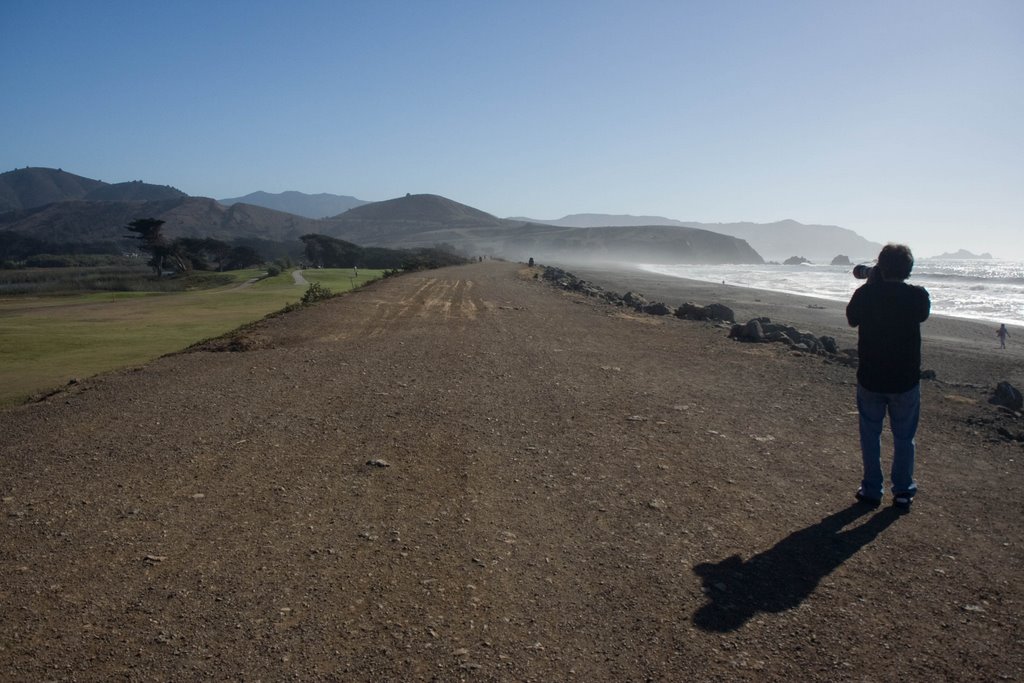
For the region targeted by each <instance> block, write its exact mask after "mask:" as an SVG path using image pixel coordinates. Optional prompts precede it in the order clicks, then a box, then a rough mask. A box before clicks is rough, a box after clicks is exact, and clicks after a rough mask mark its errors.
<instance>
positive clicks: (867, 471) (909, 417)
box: [857, 384, 921, 498]
mask: <svg viewBox="0 0 1024 683" xmlns="http://www.w3.org/2000/svg"><path fill="white" fill-rule="evenodd" d="M886 410H888V412H889V428H890V429H891V430H892V440H893V458H892V473H891V477H892V494H893V495H894V496H911V497H913V495H914V494H915V493H917V482H915V481H914V447H915V443H914V434H915V433H917V422H918V419H919V418H920V416H921V385H917V386H915V387H914V388H913V389H911V390H910V391H906V392H904V393H902V394H882V393H879V392H877V391H870V390H868V389H865V388H864V387H862V386H861V385H859V384H858V385H857V411H858V412H859V413H860V452H861V456H862V457H863V458H864V479H863V481H861V484H860V487H861V492H862V493H863V494H864V495H865V496H870V497H872V498H881V497H882V492H883V487H882V482H883V477H882V443H881V440H882V422H883V421H884V420H885V413H886Z"/></svg>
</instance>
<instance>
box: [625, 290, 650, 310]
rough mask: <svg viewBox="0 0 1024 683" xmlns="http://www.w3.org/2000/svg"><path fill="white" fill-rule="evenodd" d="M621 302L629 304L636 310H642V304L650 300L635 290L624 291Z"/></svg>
mask: <svg viewBox="0 0 1024 683" xmlns="http://www.w3.org/2000/svg"><path fill="white" fill-rule="evenodd" d="M622 302H623V303H624V304H626V305H627V306H631V307H632V308H635V309H636V310H638V311H641V310H643V308H644V306H646V305H647V304H649V303H650V302H649V301H648V300H647V299H645V298H644V295H643V294H637V293H636V292H626V293H625V294H623V295H622Z"/></svg>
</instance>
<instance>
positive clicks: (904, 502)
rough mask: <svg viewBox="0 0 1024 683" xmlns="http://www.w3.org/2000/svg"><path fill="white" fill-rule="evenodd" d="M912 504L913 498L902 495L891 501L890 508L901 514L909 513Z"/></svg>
mask: <svg viewBox="0 0 1024 683" xmlns="http://www.w3.org/2000/svg"><path fill="white" fill-rule="evenodd" d="M913 502H914V497H913V496H908V495H907V494H905V493H902V494H900V495H898V496H896V497H895V498H893V499H892V506H893V507H894V508H896V509H898V510H901V511H903V512H910V505H911V503H913Z"/></svg>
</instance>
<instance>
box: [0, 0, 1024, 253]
mask: <svg viewBox="0 0 1024 683" xmlns="http://www.w3.org/2000/svg"><path fill="white" fill-rule="evenodd" d="M0 93H2V106H0V131H2V133H0V170H2V171H6V170H11V169H14V168H18V167H24V166H52V167H60V168H63V169H64V170H67V171H71V172H73V173H77V174H79V175H84V176H87V177H91V178H98V179H100V180H104V181H107V182H120V181H125V180H136V179H140V180H145V181H147V182H153V183H158V184H168V185H174V186H175V187H178V188H179V189H181V190H183V191H185V192H187V193H189V194H193V195H204V196H211V197H217V198H221V197H230V196H237V195H243V194H247V193H249V192H253V191H256V190H265V191H267V192H281V191H284V190H299V191H302V192H308V193H317V192H332V193H336V194H348V195H354V196H356V197H359V198H361V199H366V200H381V199H389V198H391V197H396V196H400V195H404V194H405V193H406V192H412V193H420V192H430V193H436V194H441V195H444V196H446V197H449V198H451V199H454V200H456V201H459V202H463V203H465V204H470V205H472V206H475V207H477V208H480V209H483V210H484V211H488V212H490V213H493V214H496V215H498V216H511V215H520V216H530V217H533V218H557V217H561V216H563V215H565V214H569V213H580V212H596V213H629V214H655V215H662V216H667V217H670V218H676V219H679V220H696V221H706V222H719V221H740V220H749V221H757V222H769V221H774V220H779V219H783V218H793V219H795V220H798V221H801V222H803V223H829V224H836V225H841V226H843V227H847V228H850V229H853V230H855V231H857V232H858V233H860V234H861V235H863V236H865V237H867V238H869V239H873V240H876V241H882V242H884V241H890V240H893V241H904V242H907V243H909V244H910V245H911V247H912V248H913V249H914V251H915V253H916V254H917V255H918V256H928V255H934V254H936V253H938V252H941V251H946V250H953V249H957V248H961V247H963V248H967V249H970V250H972V251H978V252H980V251H990V252H992V253H993V254H995V255H996V256H1001V257H1005V258H1011V257H1012V258H1022V259H1024V2H1021V1H1020V0H1007V1H998V0H972V1H970V2H966V1H964V0H955V1H952V0H921V1H913V0H884V1H880V2H876V1H873V0H867V1H865V0H858V1H857V2H845V1H840V0H835V1H832V0H812V1H807V2H803V1H792V2H786V1H783V0H780V1H777V2H774V1H773V2H765V1H762V0H750V1H729V0H709V1H707V2H685V1H683V0H669V1H666V2H648V1H645V0H622V1H616V2H610V1H604V0H583V1H579V2H569V1H566V2H559V1H558V0H515V1H508V2H498V1H494V2H490V1H481V0H466V1H464V2H456V1H449V0H415V1H414V0H408V1H405V2H399V1H395V0H366V1H365V2H343V1H341V0H337V1H327V0H322V1H309V2H303V1H301V0H298V1H296V2H288V3H285V2H262V1H259V0H247V1H244V2H241V1H240V2H233V1H227V0H214V1H208V0H204V1H202V2H189V1H179V0H176V1H175V2H168V1H167V0H161V1H159V2H149V1H145V0H132V1H130V2H128V1H118V0H104V1H99V0H97V1H95V2H87V1H85V0H74V1H68V2H56V1H51V0H4V1H3V2H2V4H0Z"/></svg>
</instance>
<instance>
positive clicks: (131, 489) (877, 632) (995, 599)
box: [0, 263, 1024, 681]
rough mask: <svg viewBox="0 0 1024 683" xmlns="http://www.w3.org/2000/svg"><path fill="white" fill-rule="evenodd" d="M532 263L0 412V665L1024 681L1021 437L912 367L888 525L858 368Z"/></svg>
mask: <svg viewBox="0 0 1024 683" xmlns="http://www.w3.org/2000/svg"><path fill="white" fill-rule="evenodd" d="M530 275H531V274H530V273H529V272H525V271H524V270H521V267H520V266H515V265H512V264H501V263H483V264H473V265H469V266H464V267H460V268H450V269H444V270H439V271H430V272H425V273H419V274H411V275H405V276H402V277H398V278H391V279H387V280H383V281H380V282H377V283H375V284H373V285H370V286H368V287H366V288H364V289H361V290H359V291H356V292H353V293H351V294H349V295H346V296H344V297H340V298H336V299H331V300H328V301H325V302H322V303H320V304H317V305H315V306H310V307H307V308H304V309H301V310H298V311H295V312H292V313H290V314H287V315H283V316H279V317H276V318H272V319H270V320H267V321H265V322H263V323H262V324H261V325H259V326H258V327H256V328H255V329H249V330H247V331H246V332H244V333H243V334H242V336H241V337H240V338H238V339H236V340H234V343H228V342H224V343H223V344H221V345H220V346H221V347H222V348H234V349H247V350H246V351H244V352H234V353H230V352H214V351H213V349H214V346H215V345H210V346H208V347H207V349H209V350H206V351H194V352H191V353H186V354H179V355H176V356H171V357H165V358H161V359H159V360H157V361H154V362H152V363H150V364H148V365H146V366H144V367H143V368H141V369H138V370H133V371H123V372H115V373H110V374H106V375H103V376H100V377H97V378H94V379H91V380H88V381H86V382H83V383H81V384H79V385H76V386H74V387H70V388H69V389H68V390H67V391H65V392H63V393H61V394H57V395H54V396H51V397H50V398H48V399H47V400H46V401H44V402H42V403H37V404H33V405H28V406H22V407H18V408H13V409H9V410H6V411H4V412H2V413H0V434H2V438H0V497H2V511H3V517H2V523H3V525H4V529H3V533H2V534H0V563H2V565H0V615H2V617H0V678H3V679H6V680H49V679H74V680H109V679H112V678H114V679H125V678H127V679H131V680H135V679H139V680H142V679H156V680H198V679H222V680H223V679H236V680H249V679H257V678H260V679H265V680H281V679H284V678H291V677H294V678H296V679H300V680H311V679H318V678H319V679H334V680H373V681H379V680H459V679H466V680H520V681H521V680H536V681H550V680H567V679H577V680H580V681H599V680H610V681H612V680H614V681H622V680H643V679H653V680H782V679H792V680H801V681H842V680H857V681H861V680H979V681H992V680H1000V679H1006V680H1014V679H1016V680H1019V679H1020V678H1021V677H1022V676H1024V661H1022V657H1024V655H1022V652H1024V650H1022V648H1021V647H1020V644H1021V640H1022V635H1024V634H1022V632H1021V624H1020V618H1021V612H1022V604H1024V587H1022V584H1021V582H1020V580H1019V578H1020V577H1019V568H1020V566H1021V564H1022V560H1024V558H1022V553H1021V536H1020V533H1021V532H1020V529H1021V528H1022V524H1021V522H1022V519H1021V517H1022V514H1021V513H1022V510H1021V506H1020V505H1019V501H1020V499H1021V474H1020V460H1021V458H1020V455H1021V454H1020V449H1019V447H1017V446H1013V445H1008V444H1006V443H987V442H983V441H982V439H981V437H980V436H979V435H978V434H977V433H975V432H974V431H973V429H972V428H971V427H969V426H968V425H967V423H966V419H967V418H969V417H971V416H972V415H974V414H975V412H976V411H979V410H981V409H982V408H981V407H979V406H978V405H976V404H974V403H972V401H973V400H974V399H973V398H972V397H960V399H958V400H953V399H950V400H946V399H945V398H944V397H943V396H942V395H940V393H939V391H940V390H939V389H935V388H933V387H932V386H926V387H925V393H926V396H925V401H926V405H927V408H926V411H925V415H924V418H923V424H922V430H921V439H920V443H921V448H922V458H921V472H920V473H921V478H922V488H923V492H922V495H921V496H920V499H919V501H918V502H917V503H915V509H914V511H913V512H912V513H911V514H909V515H907V516H902V517H901V516H898V515H896V514H895V513H894V512H893V511H892V509H891V508H887V507H886V508H881V509H879V510H870V509H864V508H857V507H851V506H849V505H848V503H849V502H850V501H851V498H852V493H853V490H854V489H855V488H856V484H857V480H858V478H859V471H858V470H859V466H858V457H859V456H858V455H857V446H856V437H855V435H856V416H855V414H854V413H853V406H852V400H851V396H852V383H853V371H852V370H850V369H849V368H845V367H841V366H828V365H823V364H822V363H821V361H820V360H818V359H816V358H813V357H808V356H794V355H791V354H790V353H789V352H787V351H784V350H783V349H782V348H781V346H780V345H743V344H738V343H735V342H731V341H729V340H728V339H726V334H725V331H724V330H722V329H719V328H716V327H713V326H710V325H708V324H705V323H693V322H684V321H679V320H673V319H666V318H654V317H651V316H636V315H632V314H629V313H626V312H623V311H621V310H620V309H614V308H611V307H609V306H607V305H603V304H599V303H597V302H595V301H592V300H587V299H581V298H578V297H576V296H573V295H568V294H564V293H561V292H559V291H557V290H555V289H553V288H551V287H549V286H547V285H545V284H543V283H541V282H540V281H538V280H534V279H532V277H530ZM946 391H948V390H946ZM996 482H998V485H994V484H995V483H996Z"/></svg>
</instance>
